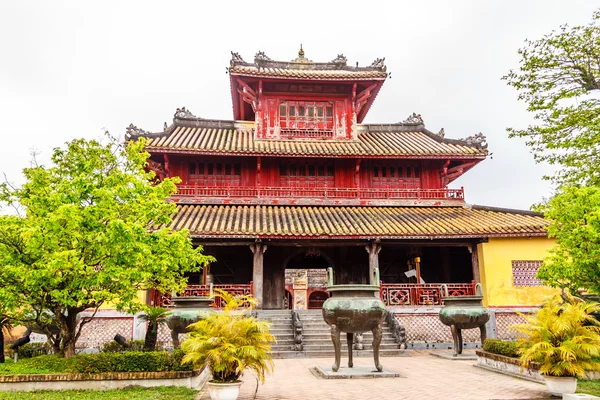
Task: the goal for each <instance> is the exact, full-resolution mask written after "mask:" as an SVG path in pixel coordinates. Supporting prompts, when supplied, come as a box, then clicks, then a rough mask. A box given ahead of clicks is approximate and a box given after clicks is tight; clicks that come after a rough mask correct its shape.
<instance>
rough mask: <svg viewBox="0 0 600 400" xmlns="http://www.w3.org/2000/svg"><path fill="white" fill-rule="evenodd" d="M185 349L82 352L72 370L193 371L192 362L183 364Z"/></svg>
mask: <svg viewBox="0 0 600 400" xmlns="http://www.w3.org/2000/svg"><path fill="white" fill-rule="evenodd" d="M183 355H184V354H183V351H181V350H176V351H174V352H173V353H169V352H166V351H152V352H141V351H127V352H123V353H98V354H80V355H78V356H76V357H75V358H74V359H75V362H74V363H73V370H72V372H83V373H100V372H162V371H191V370H192V365H191V364H190V363H186V364H182V362H181V360H182V359H183Z"/></svg>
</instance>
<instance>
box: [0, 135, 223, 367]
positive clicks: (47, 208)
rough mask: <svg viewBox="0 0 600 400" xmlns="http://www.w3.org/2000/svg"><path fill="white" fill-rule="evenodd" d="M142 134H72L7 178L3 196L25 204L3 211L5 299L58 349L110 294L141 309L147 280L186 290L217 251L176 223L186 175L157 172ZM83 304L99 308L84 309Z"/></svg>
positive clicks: (66, 351)
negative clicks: (17, 178)
mask: <svg viewBox="0 0 600 400" xmlns="http://www.w3.org/2000/svg"><path fill="white" fill-rule="evenodd" d="M144 143H145V142H144V140H143V139H142V140H139V141H137V142H128V143H127V144H126V145H121V144H119V142H118V141H117V140H115V139H111V140H110V141H109V143H107V144H102V143H100V142H99V141H95V140H91V141H86V140H84V139H78V140H73V141H72V142H70V143H67V147H66V149H59V148H57V149H54V151H53V154H52V165H51V166H49V167H44V166H41V165H36V164H35V163H34V165H33V166H32V167H31V168H26V169H24V171H23V172H24V175H25V183H24V184H23V186H22V187H14V186H12V185H9V184H7V183H5V184H2V185H1V186H0V201H4V202H5V203H7V204H9V205H12V206H14V207H15V208H16V209H17V210H19V213H18V214H17V215H2V216H0V282H2V284H3V286H2V288H0V303H3V302H4V301H6V302H7V304H12V309H13V314H14V315H13V319H14V320H16V321H20V322H22V323H25V324H29V325H36V326H37V327H38V328H39V329H41V330H42V331H43V332H45V333H46V335H47V336H48V342H49V344H50V345H52V346H53V348H54V352H55V353H56V354H60V355H63V356H65V357H71V356H73V355H74V353H75V344H76V342H77V339H78V338H79V336H80V335H81V331H82V328H83V327H84V326H85V324H87V323H89V322H90V321H91V319H92V317H93V315H95V313H96V312H97V310H98V309H99V307H101V306H102V305H103V304H112V305H113V306H114V307H115V308H116V309H117V310H119V311H128V312H135V311H138V310H141V309H143V307H144V306H143V305H142V304H141V303H140V302H139V301H138V300H137V294H138V291H139V290H146V289H150V288H155V289H157V290H160V291H162V292H170V291H172V290H179V289H181V288H183V287H184V286H185V285H186V278H185V277H184V274H185V273H187V272H193V271H198V270H199V269H201V268H202V266H203V265H205V264H206V263H208V262H210V261H211V260H212V258H211V257H207V256H203V255H202V253H201V251H202V248H201V247H197V248H193V246H192V243H191V240H190V238H189V237H188V232H187V231H186V230H181V231H177V232H176V231H172V230H171V229H170V228H168V224H169V222H170V221H171V216H172V215H174V214H175V212H176V207H175V204H173V203H169V202H166V201H165V199H166V198H168V197H169V196H170V195H171V194H173V193H174V192H175V190H176V186H175V184H176V183H177V182H178V178H173V179H164V180H163V181H162V182H156V177H155V175H154V173H152V172H147V171H146V170H145V167H146V160H147V158H148V153H146V152H144V151H143V146H144ZM151 181H153V183H151ZM84 310H93V314H92V317H89V316H88V317H82V318H79V314H80V313H81V312H82V311H84ZM53 327H54V329H53ZM56 327H57V328H58V329H56Z"/></svg>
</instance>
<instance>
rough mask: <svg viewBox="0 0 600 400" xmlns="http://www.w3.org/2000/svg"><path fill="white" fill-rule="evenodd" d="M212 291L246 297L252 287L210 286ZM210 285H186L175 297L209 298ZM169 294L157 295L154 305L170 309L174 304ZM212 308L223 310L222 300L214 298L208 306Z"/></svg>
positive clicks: (246, 285) (247, 285)
mask: <svg viewBox="0 0 600 400" xmlns="http://www.w3.org/2000/svg"><path fill="white" fill-rule="evenodd" d="M212 286H213V291H214V290H215V289H221V290H225V291H226V292H229V293H231V294H232V295H238V294H240V295H247V294H250V295H251V294H253V293H254V287H253V284H252V282H250V283H249V284H231V285H212ZM211 294H212V293H211V290H210V285H188V286H187V287H186V288H185V289H184V290H183V292H181V293H178V294H177V296H180V297H192V296H201V297H209V296H211ZM171 297H172V296H171V295H170V294H163V295H157V296H156V297H155V299H154V305H156V306H161V307H166V308H171V307H174V306H175V303H174V302H173V300H172V299H171ZM210 306H211V307H212V308H223V299H221V298H218V297H215V298H214V300H213V302H212V303H211V305H210Z"/></svg>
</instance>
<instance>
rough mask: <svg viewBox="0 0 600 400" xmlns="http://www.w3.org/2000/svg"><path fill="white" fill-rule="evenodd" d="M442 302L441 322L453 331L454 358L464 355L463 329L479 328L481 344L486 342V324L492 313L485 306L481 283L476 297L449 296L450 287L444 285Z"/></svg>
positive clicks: (476, 291)
mask: <svg viewBox="0 0 600 400" xmlns="http://www.w3.org/2000/svg"><path fill="white" fill-rule="evenodd" d="M441 289H442V300H443V301H444V307H442V309H441V310H440V314H439V316H440V320H441V321H442V323H443V324H444V325H448V326H449V327H450V329H451V330H452V340H453V341H454V356H455V357H456V356H457V355H458V354H462V351H463V341H462V332H461V331H462V329H472V328H479V330H480V333H481V344H482V345H483V342H484V341H485V337H486V331H485V324H486V322H488V321H489V319H490V313H489V311H488V310H487V308H485V307H484V306H483V303H482V301H483V287H482V286H481V283H478V284H476V285H475V295H474V296H449V295H448V287H447V286H446V285H442V288H441Z"/></svg>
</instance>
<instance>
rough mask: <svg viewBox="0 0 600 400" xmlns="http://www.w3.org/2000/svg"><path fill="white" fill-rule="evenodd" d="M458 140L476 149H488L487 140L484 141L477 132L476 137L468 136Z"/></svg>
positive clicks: (482, 135) (483, 136) (484, 138)
mask: <svg viewBox="0 0 600 400" xmlns="http://www.w3.org/2000/svg"><path fill="white" fill-rule="evenodd" d="M460 140H462V141H465V142H467V144H470V145H474V146H476V147H477V148H478V149H484V150H485V149H487V147H488V144H487V139H486V137H485V135H484V134H483V133H481V132H479V133H478V134H477V135H473V136H469V137H467V138H466V139H460Z"/></svg>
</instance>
